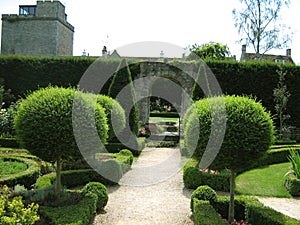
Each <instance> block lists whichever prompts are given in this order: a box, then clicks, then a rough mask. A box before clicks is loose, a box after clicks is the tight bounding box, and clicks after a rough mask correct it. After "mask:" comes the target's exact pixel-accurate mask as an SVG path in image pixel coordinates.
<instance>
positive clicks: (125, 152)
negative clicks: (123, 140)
mask: <svg viewBox="0 0 300 225" xmlns="http://www.w3.org/2000/svg"><path fill="white" fill-rule="evenodd" d="M119 154H121V155H124V156H128V157H129V158H130V160H129V163H130V165H132V163H133V154H132V152H131V151H130V150H128V149H122V150H121V151H120V152H119Z"/></svg>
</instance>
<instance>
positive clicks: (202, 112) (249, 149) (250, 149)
mask: <svg viewBox="0 0 300 225" xmlns="http://www.w3.org/2000/svg"><path fill="white" fill-rule="evenodd" d="M220 100H224V102H225V106H226V133H225V137H224V140H223V144H222V147H221V149H220V151H219V153H218V156H217V157H216V158H215V160H214V161H213V163H212V164H211V166H210V168H211V169H216V170H222V169H224V168H228V169H231V170H234V171H236V172H239V171H240V170H242V169H243V168H248V167H250V166H251V165H253V164H254V163H255V162H256V160H257V159H259V158H260V157H262V156H263V155H264V154H265V152H266V151H267V150H268V149H269V146H270V144H271V143H272V140H273V133H274V130H273V124H272V120H271V118H270V115H269V114H268V113H267V112H266V111H265V109H264V108H263V107H262V105H261V104H260V103H259V102H255V100H253V99H250V98H248V97H238V96H225V97H224V98H222V97H215V98H210V99H203V100H199V101H197V102H196V103H195V104H194V106H195V108H196V110H195V111H194V112H193V115H191V116H190V117H189V121H186V127H185V130H184V132H185V142H184V143H185V145H186V147H187V148H188V149H190V148H191V146H192V144H191V143H193V142H194V139H196V140H197V139H199V140H198V143H197V148H196V150H195V153H194V156H195V157H197V158H199V159H201V157H202V155H203V153H204V152H205V150H206V146H207V142H208V140H209V137H210V132H211V124H212V121H211V115H210V114H211V111H210V108H211V107H212V106H213V105H215V104H217V103H218V101H220ZM221 116H222V115H221ZM224 116H225V115H224ZM197 119H198V120H197ZM216 119H222V118H221V117H219V116H218V117H217V118H216ZM197 121H199V122H197ZM215 122H217V121H215ZM197 127H198V129H200V133H199V135H200V136H199V137H194V136H195V135H194V133H195V132H194V131H195V129H197ZM232 162H243V163H232Z"/></svg>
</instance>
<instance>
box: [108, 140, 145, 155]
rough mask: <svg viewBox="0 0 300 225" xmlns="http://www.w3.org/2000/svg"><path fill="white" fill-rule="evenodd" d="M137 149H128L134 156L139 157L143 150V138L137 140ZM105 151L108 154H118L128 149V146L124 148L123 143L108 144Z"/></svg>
mask: <svg viewBox="0 0 300 225" xmlns="http://www.w3.org/2000/svg"><path fill="white" fill-rule="evenodd" d="M137 145H138V146H137V149H129V150H130V151H131V152H132V154H133V155H134V156H139V155H140V154H141V152H142V150H143V149H144V148H145V145H146V144H145V139H144V138H137ZM105 149H106V150H107V151H108V152H109V153H118V152H120V151H121V150H122V149H128V146H126V145H125V144H123V143H120V142H109V143H107V144H106V145H105Z"/></svg>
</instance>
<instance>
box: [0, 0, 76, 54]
mask: <svg viewBox="0 0 300 225" xmlns="http://www.w3.org/2000/svg"><path fill="white" fill-rule="evenodd" d="M73 34H74V27H73V26H72V25H71V24H70V23H68V22H67V15H66V14H65V6H64V5H63V4H62V3H61V2H59V1H57V0H53V1H50V0H48V1H47V0H45V1H37V4H36V5H20V6H19V15H16V14H13V15H9V14H3V15H2V37H1V54H2V55H12V54H16V55H30V56H72V55H73Z"/></svg>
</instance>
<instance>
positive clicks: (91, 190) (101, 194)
mask: <svg viewBox="0 0 300 225" xmlns="http://www.w3.org/2000/svg"><path fill="white" fill-rule="evenodd" d="M82 194H83V195H90V194H95V195H96V196H97V199H98V200H97V210H101V209H103V208H104V207H105V206H106V204H107V201H108V192H107V189H106V187H105V186H104V185H103V184H101V183H99V182H90V183H88V184H86V185H85V186H84V187H83V188H82Z"/></svg>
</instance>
